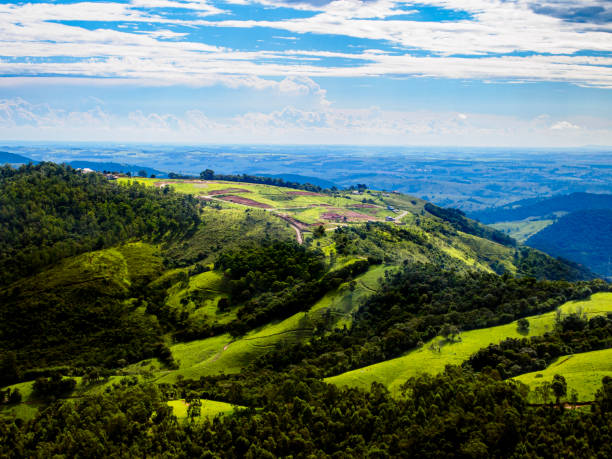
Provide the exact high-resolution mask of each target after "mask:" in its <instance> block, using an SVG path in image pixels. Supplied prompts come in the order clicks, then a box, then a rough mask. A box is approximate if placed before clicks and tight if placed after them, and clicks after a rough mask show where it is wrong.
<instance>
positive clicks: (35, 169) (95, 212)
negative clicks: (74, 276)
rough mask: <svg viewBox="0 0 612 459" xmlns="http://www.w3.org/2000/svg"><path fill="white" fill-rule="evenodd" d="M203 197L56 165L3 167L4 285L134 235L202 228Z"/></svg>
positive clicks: (0, 272)
mask: <svg viewBox="0 0 612 459" xmlns="http://www.w3.org/2000/svg"><path fill="white" fill-rule="evenodd" d="M199 221H200V219H199V217H198V212H197V201H196V200H195V198H193V197H192V196H189V195H179V194H175V193H173V192H172V191H171V190H169V189H168V188H167V187H166V188H163V189H162V190H160V189H156V188H153V187H147V186H144V185H141V184H138V183H131V184H128V185H119V184H117V183H115V182H110V181H108V180H107V179H106V178H105V177H104V176H102V175H101V174H96V173H89V174H85V173H80V172H77V171H76V170H74V169H72V168H71V167H70V166H65V165H57V164H53V163H41V164H38V165H32V164H29V165H26V166H22V167H20V168H19V169H13V168H11V167H9V166H3V167H0V233H1V234H2V238H0V285H3V284H4V285H6V284H9V283H10V282H11V281H13V280H15V279H18V278H20V277H22V276H24V275H31V274H32V273H34V272H37V271H39V270H40V269H41V268H43V267H45V266H47V265H49V264H51V263H55V262H57V261H58V260H60V259H62V258H65V257H69V256H73V255H76V254H79V253H83V252H87V251H91V250H97V249H101V248H105V247H109V246H111V245H113V244H116V243H118V242H120V241H125V240H128V239H130V238H135V237H138V238H145V239H148V240H152V241H161V240H166V239H169V238H175V237H178V236H180V235H183V234H185V233H188V232H189V231H192V230H194V229H195V228H196V227H197V225H198V224H199Z"/></svg>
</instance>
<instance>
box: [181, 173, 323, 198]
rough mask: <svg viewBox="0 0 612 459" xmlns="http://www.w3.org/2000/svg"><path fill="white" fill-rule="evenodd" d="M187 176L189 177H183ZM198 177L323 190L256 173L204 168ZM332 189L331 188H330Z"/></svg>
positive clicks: (297, 188)
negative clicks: (219, 172) (216, 170)
mask: <svg viewBox="0 0 612 459" xmlns="http://www.w3.org/2000/svg"><path fill="white" fill-rule="evenodd" d="M169 176H170V178H183V177H179V176H176V175H175V176H174V177H173V176H172V175H171V174H170V175H169ZM185 178H189V177H185ZM200 178H201V179H202V180H222V181H226V182H243V183H256V184H259V185H272V186H278V187H281V188H295V189H296V190H304V191H312V192H314V193H320V192H322V191H325V190H324V189H323V188H322V187H320V186H319V185H313V184H311V183H298V182H286V181H285V180H283V179H282V178H274V177H261V176H258V175H248V174H240V175H238V174H237V175H225V174H215V172H214V171H213V170H211V169H206V170H204V171H202V172H200ZM332 189H333V188H332Z"/></svg>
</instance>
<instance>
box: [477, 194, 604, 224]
mask: <svg viewBox="0 0 612 459" xmlns="http://www.w3.org/2000/svg"><path fill="white" fill-rule="evenodd" d="M592 209H612V194H593V193H572V194H568V195H560V196H553V197H551V198H540V199H526V200H523V201H516V202H512V203H510V204H506V205H505V206H502V207H492V208H489V209H485V210H482V211H477V212H471V213H470V217H472V218H475V219H476V220H479V221H481V222H483V223H485V224H489V223H498V222H511V221H518V220H524V219H526V218H529V217H538V219H545V218H547V217H549V216H551V215H553V214H555V213H556V212H575V211H578V210H592Z"/></svg>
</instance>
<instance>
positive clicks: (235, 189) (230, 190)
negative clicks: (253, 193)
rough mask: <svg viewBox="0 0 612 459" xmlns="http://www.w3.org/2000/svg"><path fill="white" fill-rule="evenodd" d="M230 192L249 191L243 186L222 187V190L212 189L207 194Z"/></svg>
mask: <svg viewBox="0 0 612 459" xmlns="http://www.w3.org/2000/svg"><path fill="white" fill-rule="evenodd" d="M230 193H250V191H249V190H245V189H244V188H224V189H222V190H212V191H210V192H209V193H208V194H209V195H211V196H214V195H217V194H230Z"/></svg>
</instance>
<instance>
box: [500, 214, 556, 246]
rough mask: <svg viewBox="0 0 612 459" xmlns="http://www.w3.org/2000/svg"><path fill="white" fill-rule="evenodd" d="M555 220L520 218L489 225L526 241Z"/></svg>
mask: <svg viewBox="0 0 612 459" xmlns="http://www.w3.org/2000/svg"><path fill="white" fill-rule="evenodd" d="M554 222H555V221H554V220H530V219H526V220H518V221H513V222H500V223H493V224H492V225H489V226H490V227H492V228H495V229H496V230H499V231H502V232H504V233H506V234H508V235H510V236H512V237H513V238H514V239H516V240H517V241H519V242H525V241H526V240H527V239H529V238H530V237H531V236H533V235H534V234H536V233H539V232H540V231H542V230H543V229H544V228H546V227H547V226H549V225H552V224H553V223H554Z"/></svg>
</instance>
